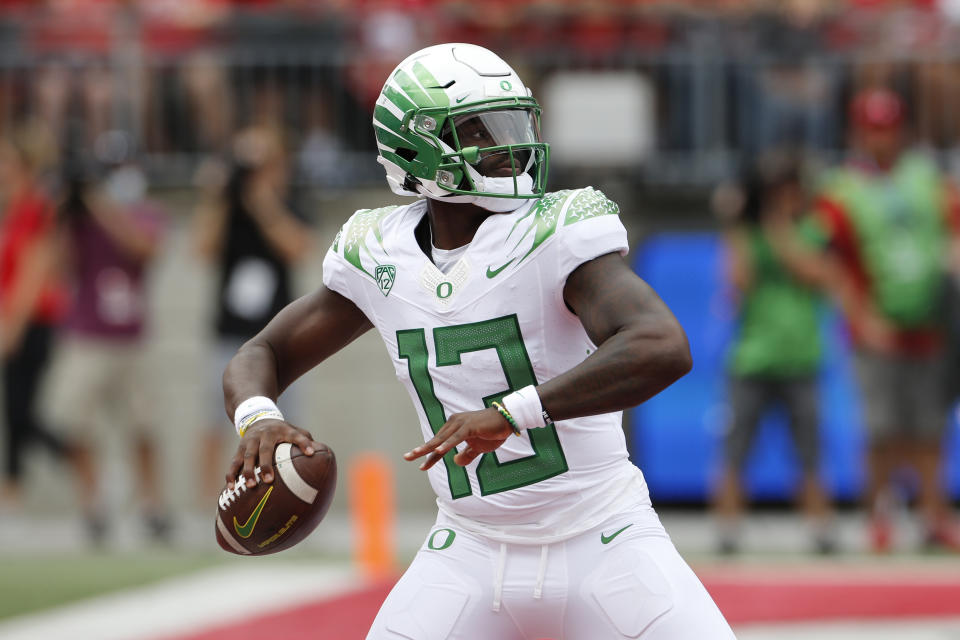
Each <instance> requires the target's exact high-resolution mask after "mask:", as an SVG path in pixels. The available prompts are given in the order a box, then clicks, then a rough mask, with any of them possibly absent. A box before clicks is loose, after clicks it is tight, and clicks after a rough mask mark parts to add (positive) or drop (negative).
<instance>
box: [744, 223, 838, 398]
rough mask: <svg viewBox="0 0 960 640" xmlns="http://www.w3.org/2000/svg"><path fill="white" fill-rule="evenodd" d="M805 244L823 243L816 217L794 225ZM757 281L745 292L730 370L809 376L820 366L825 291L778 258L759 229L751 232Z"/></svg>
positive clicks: (781, 375) (763, 374)
mask: <svg viewBox="0 0 960 640" xmlns="http://www.w3.org/2000/svg"><path fill="white" fill-rule="evenodd" d="M795 233H797V234H798V237H799V238H800V240H801V242H803V243H804V244H806V245H808V246H810V247H811V248H819V247H822V245H823V233H822V231H821V230H820V229H819V227H818V226H817V225H816V224H815V222H814V221H813V220H811V219H806V220H804V221H803V222H802V223H801V224H798V225H797V226H796V228H795ZM749 251H750V262H751V268H752V271H753V280H752V283H751V286H750V288H749V289H748V290H747V291H744V292H742V298H741V301H740V307H739V313H738V328H737V335H736V338H735V339H734V342H733V345H732V349H731V351H730V360H729V367H730V371H731V372H732V373H733V374H735V375H738V376H761V377H772V378H781V379H782V378H789V377H802V376H809V375H812V374H814V373H816V371H817V369H818V367H819V365H820V357H821V351H822V347H821V343H820V328H819V312H820V307H821V305H820V300H821V297H820V295H819V294H818V293H817V292H816V291H815V290H814V289H813V288H811V287H809V286H807V285H805V284H803V283H801V282H800V281H798V280H797V279H796V278H795V277H794V276H793V275H792V274H791V273H790V272H789V271H788V270H787V269H786V267H784V266H783V265H782V264H781V263H780V260H779V259H778V258H777V256H776V254H775V253H774V252H773V249H772V248H771V247H770V244H769V243H768V242H767V240H766V238H765V237H764V235H763V232H762V231H761V230H760V229H757V228H753V229H751V230H750V231H749Z"/></svg>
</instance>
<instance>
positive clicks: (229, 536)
mask: <svg viewBox="0 0 960 640" xmlns="http://www.w3.org/2000/svg"><path fill="white" fill-rule="evenodd" d="M217 530H218V531H220V535H221V536H223V539H224V540H226V541H227V544H229V545H230V546H231V547H232V548H233V550H234V551H236V552H237V553H240V554H243V555H245V556H247V555H250V552H249V551H247V550H246V549H244V548H243V547H242V546H241V545H240V543H239V542H237V540H236V538H234V537H233V532H232V531H230V529H228V528H227V525H225V524H223V514H220V513H218V514H217Z"/></svg>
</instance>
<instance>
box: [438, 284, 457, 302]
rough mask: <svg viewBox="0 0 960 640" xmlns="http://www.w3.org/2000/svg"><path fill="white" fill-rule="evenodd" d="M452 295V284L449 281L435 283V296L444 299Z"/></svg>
mask: <svg viewBox="0 0 960 640" xmlns="http://www.w3.org/2000/svg"><path fill="white" fill-rule="evenodd" d="M452 295H453V285H452V284H450V283H449V282H441V283H440V284H438V285H437V297H438V298H440V299H441V300H446V299H447V298H449V297H450V296H452Z"/></svg>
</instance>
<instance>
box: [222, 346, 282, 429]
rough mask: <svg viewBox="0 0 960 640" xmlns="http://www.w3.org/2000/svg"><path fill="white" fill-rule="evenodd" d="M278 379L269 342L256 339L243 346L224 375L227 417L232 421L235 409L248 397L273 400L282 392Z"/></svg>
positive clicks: (274, 358) (274, 356)
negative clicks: (263, 397) (261, 397)
mask: <svg viewBox="0 0 960 640" xmlns="http://www.w3.org/2000/svg"><path fill="white" fill-rule="evenodd" d="M277 377H278V376H277V358H276V355H275V354H274V352H273V349H272V348H271V347H270V345H269V343H267V342H265V341H262V340H258V339H257V338H254V339H253V340H250V341H249V342H247V343H245V344H244V345H243V346H242V347H240V350H239V351H237V355H235V356H234V357H233V359H232V360H230V363H229V364H228V365H227V368H226V370H225V371H224V372H223V403H224V408H225V409H226V411H227V416H228V417H229V418H230V419H231V420H233V414H234V412H235V411H236V410H237V407H238V406H239V405H240V403H241V402H243V401H244V400H246V399H247V398H252V397H254V396H266V397H267V398H270V399H271V400H274V401H276V399H277V397H278V396H279V395H280V390H281V388H280V383H279V381H278V379H277Z"/></svg>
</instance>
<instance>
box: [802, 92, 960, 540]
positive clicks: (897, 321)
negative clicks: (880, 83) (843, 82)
mask: <svg viewBox="0 0 960 640" xmlns="http://www.w3.org/2000/svg"><path fill="white" fill-rule="evenodd" d="M904 114H905V107H904V104H903V102H902V100H901V99H900V98H899V97H898V96H897V95H896V94H894V93H893V92H891V91H889V90H886V89H870V90H867V91H864V92H862V93H860V94H858V95H857V96H855V98H854V100H853V101H852V103H851V108H850V117H851V121H852V123H853V130H854V140H855V144H854V149H853V153H852V154H851V157H850V161H849V162H848V163H847V164H846V165H845V166H843V167H840V168H838V169H835V170H833V171H831V172H830V173H829V175H828V177H827V179H825V180H824V188H823V190H822V192H821V195H820V198H819V200H818V202H817V205H816V208H817V213H818V215H819V217H820V219H821V221H822V223H823V226H824V228H825V230H826V231H827V233H828V236H829V239H830V248H831V252H832V254H833V255H834V257H835V258H836V259H837V261H838V263H839V264H840V265H841V266H842V271H843V274H844V277H843V278H842V279H841V280H842V285H843V286H842V288H843V289H844V290H845V292H846V293H845V294H844V295H841V296H840V297H841V299H842V300H846V301H847V303H846V304H845V305H844V313H845V315H846V318H847V321H848V324H849V325H850V332H851V337H852V341H853V344H854V348H855V351H856V354H855V361H854V364H855V369H856V373H857V377H858V381H859V383H860V388H861V395H862V399H863V402H862V407H863V414H864V420H865V423H866V428H867V434H868V441H869V456H868V466H869V486H868V489H867V494H868V495H867V499H868V503H869V506H870V509H871V537H872V544H873V548H874V550H876V551H887V550H889V549H890V547H891V544H892V536H893V531H892V519H891V517H890V514H889V511H890V508H889V503H890V498H891V496H892V495H895V494H891V493H890V484H891V480H892V479H893V478H894V477H895V473H896V472H897V471H898V470H899V468H900V467H901V466H905V465H909V466H912V467H913V468H914V469H915V470H916V472H917V474H918V476H919V483H918V485H919V486H918V489H917V501H918V506H919V511H920V512H921V514H922V516H923V520H924V525H925V527H926V543H927V544H928V545H929V546H934V547H945V548H949V549H952V550H955V551H956V550H960V535H958V533H957V529H956V525H955V524H954V523H953V522H952V520H953V518H952V515H951V513H950V509H949V505H948V502H947V499H946V495H945V492H944V490H943V486H942V485H941V477H942V476H941V462H942V461H941V441H942V439H943V435H944V431H945V429H946V426H947V403H946V398H945V397H944V394H943V393H942V389H943V386H944V382H945V379H944V378H945V375H946V364H947V362H946V355H945V345H944V343H945V335H944V328H943V318H942V312H941V308H942V307H941V305H942V302H943V294H944V280H945V276H946V275H947V274H946V270H945V267H944V265H945V264H946V263H947V257H948V254H949V250H950V247H951V245H953V246H957V243H958V242H960V207H958V199H957V196H956V193H955V190H954V188H953V187H952V185H950V184H949V182H948V181H947V180H945V179H944V178H943V176H942V175H941V173H940V171H939V169H938V167H937V166H936V164H935V163H934V162H933V161H932V160H930V159H929V158H927V157H925V156H924V155H922V154H920V153H918V152H915V151H911V150H908V149H906V148H905V147H904V133H903V121H904Z"/></svg>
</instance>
